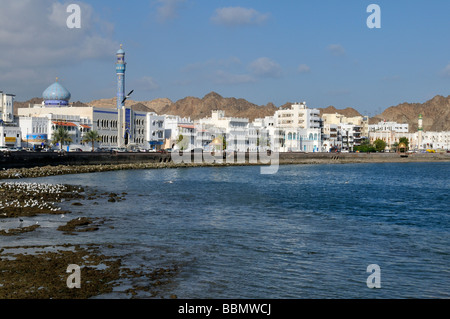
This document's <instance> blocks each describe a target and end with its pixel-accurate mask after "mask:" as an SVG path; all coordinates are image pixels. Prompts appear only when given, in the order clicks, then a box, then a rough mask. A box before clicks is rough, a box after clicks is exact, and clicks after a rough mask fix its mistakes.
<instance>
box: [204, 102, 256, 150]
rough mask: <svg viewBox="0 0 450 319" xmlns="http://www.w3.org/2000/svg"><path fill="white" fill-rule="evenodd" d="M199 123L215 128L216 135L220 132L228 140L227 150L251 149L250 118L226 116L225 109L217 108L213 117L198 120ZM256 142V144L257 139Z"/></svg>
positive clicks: (209, 128) (212, 114)
mask: <svg viewBox="0 0 450 319" xmlns="http://www.w3.org/2000/svg"><path fill="white" fill-rule="evenodd" d="M197 125H199V126H200V128H201V129H205V130H209V131H211V129H212V128H215V131H216V135H218V134H220V135H222V136H221V137H222V139H225V140H226V150H227V151H237V152H246V151H248V150H249V135H248V126H249V120H248V119H247V118H240V117H226V116H225V112H224V111H220V110H216V111H212V113H211V117H207V118H203V119H200V120H198V121H197ZM216 137H218V136H216ZM254 143H255V144H256V140H255V141H254Z"/></svg>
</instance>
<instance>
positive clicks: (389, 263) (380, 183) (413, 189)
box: [0, 163, 450, 298]
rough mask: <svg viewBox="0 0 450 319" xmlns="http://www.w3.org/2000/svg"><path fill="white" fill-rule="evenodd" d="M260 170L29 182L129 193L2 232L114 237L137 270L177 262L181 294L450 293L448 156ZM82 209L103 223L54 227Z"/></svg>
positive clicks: (92, 239) (43, 240) (50, 238)
mask: <svg viewBox="0 0 450 319" xmlns="http://www.w3.org/2000/svg"><path fill="white" fill-rule="evenodd" d="M259 173H260V169H259V167H256V166H241V167H204V168H182V169H181V168H180V169H158V170H129V171H114V172H104V173H90V174H78V175H64V176H54V177H46V178H37V179H22V180H20V181H21V182H23V181H32V182H45V183H67V184H73V185H81V186H89V187H91V188H94V189H96V190H97V191H98V193H103V192H115V193H122V192H126V193H127V195H126V200H124V201H121V202H116V203H109V202H107V201H106V199H98V200H94V201H89V200H85V201H82V203H83V206H80V207H78V206H77V207H74V206H71V205H70V204H69V203H66V204H64V203H63V204H62V205H61V206H62V207H63V209H69V210H71V211H72V213H71V214H70V216H65V217H64V218H61V216H60V215H52V216H47V215H46V216H37V217H33V218H28V219H27V220H26V221H24V225H23V226H27V225H26V224H25V223H30V224H33V223H35V222H36V221H38V222H39V224H40V225H41V228H39V229H37V230H36V231H34V232H31V233H26V234H22V235H20V236H17V237H13V238H10V237H5V238H1V239H0V240H1V243H0V246H19V245H25V244H33V245H49V244H52V245H53V244H62V243H68V242H69V243H73V244H76V243H104V244H105V246H106V244H113V245H114V251H113V253H116V254H117V255H118V256H125V258H123V259H124V261H125V262H126V263H127V264H129V265H132V266H136V267H138V266H139V265H143V264H145V265H154V266H155V267H160V266H165V265H168V264H176V265H178V266H179V269H180V272H179V274H178V275H177V277H175V278H174V280H173V282H172V283H171V284H169V285H166V286H164V287H162V288H161V289H163V290H164V292H165V293H166V295H167V296H168V295H171V294H176V295H177V296H178V298H449V297H450V288H449V284H450V268H449V266H448V264H449V262H450V248H449V247H450V236H449V234H450V232H449V230H450V217H449V216H450V215H449V214H450V210H449V208H448V207H449V205H448V203H449V195H448V194H449V190H450V186H449V181H450V178H449V177H450V163H401V164H393V163H386V164H346V165H286V166H281V167H280V169H279V171H278V173H277V174H274V175H260V174H259ZM94 202H97V203H98V205H95V204H94ZM79 216H87V217H101V218H106V222H105V225H103V227H101V228H100V230H99V231H97V232H93V233H80V234H78V235H77V236H68V235H63V234H62V233H61V232H59V231H57V230H56V228H57V227H58V226H59V225H61V224H64V223H65V222H67V221H68V220H69V219H73V218H76V217H79ZM7 223H9V224H7ZM14 223H15V221H0V227H6V226H11V225H12V224H14ZM108 226H110V227H108ZM14 227H17V225H14ZM370 264H377V265H379V266H380V268H381V288H380V289H369V288H368V287H367V284H366V280H367V277H368V276H369V275H370V273H368V272H366V269H367V266H368V265H370ZM104 297H105V296H104ZM106 297H118V298H120V295H114V294H112V295H109V296H106Z"/></svg>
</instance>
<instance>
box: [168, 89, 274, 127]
mask: <svg viewBox="0 0 450 319" xmlns="http://www.w3.org/2000/svg"><path fill="white" fill-rule="evenodd" d="M277 109H278V108H277V107H276V106H275V105H273V104H272V103H268V104H267V105H262V106H259V105H256V104H253V103H250V102H248V101H247V100H245V99H236V98H234V97H228V98H224V97H222V96H221V95H219V94H217V93H216V92H211V93H208V94H206V95H205V96H204V97H203V98H198V97H192V96H188V97H185V98H184V99H181V100H178V101H176V102H175V103H173V104H171V105H167V106H166V107H164V108H163V109H162V110H161V113H162V114H172V115H179V116H183V117H190V118H191V119H194V120H195V119H200V118H203V117H209V116H211V111H213V110H223V111H225V116H232V117H245V118H248V119H249V120H250V121H253V120H254V119H255V118H259V117H265V116H270V115H273V114H274V112H275V111H276V110H277Z"/></svg>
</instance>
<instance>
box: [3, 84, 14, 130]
mask: <svg viewBox="0 0 450 319" xmlns="http://www.w3.org/2000/svg"><path fill="white" fill-rule="evenodd" d="M14 97H15V95H14V94H7V93H3V91H0V124H2V123H13V122H14Z"/></svg>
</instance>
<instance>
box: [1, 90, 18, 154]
mask: <svg viewBox="0 0 450 319" xmlns="http://www.w3.org/2000/svg"><path fill="white" fill-rule="evenodd" d="M14 97H15V95H14V94H7V93H3V91H0V146H3V147H21V146H22V143H21V139H22V134H21V132H20V128H19V126H18V125H17V123H16V122H14Z"/></svg>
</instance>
